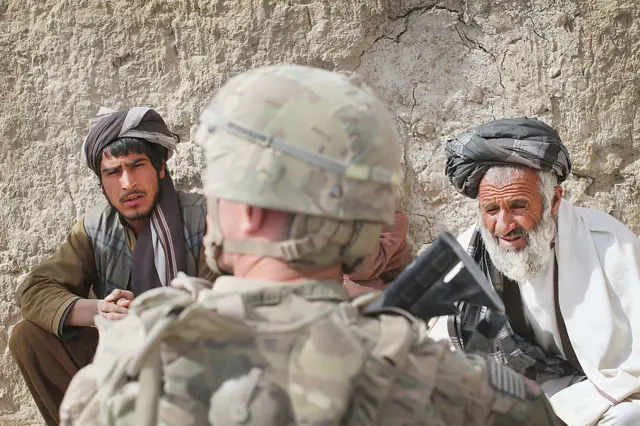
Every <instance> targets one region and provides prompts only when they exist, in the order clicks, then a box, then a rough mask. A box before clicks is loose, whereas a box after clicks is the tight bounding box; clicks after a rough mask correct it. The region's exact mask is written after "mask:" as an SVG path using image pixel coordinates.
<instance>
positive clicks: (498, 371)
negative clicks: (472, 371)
mask: <svg viewBox="0 0 640 426" xmlns="http://www.w3.org/2000/svg"><path fill="white" fill-rule="evenodd" d="M487 374H488V375H489V384H490V385H491V387H492V388H494V389H495V390H496V391H498V392H500V393H503V394H506V395H510V396H514V397H516V398H518V399H520V400H522V401H525V400H526V399H527V385H526V383H525V379H524V377H522V376H521V375H520V374H518V373H516V372H515V371H513V370H512V369H510V368H507V367H506V366H504V365H502V364H498V363H497V362H495V361H489V362H487Z"/></svg>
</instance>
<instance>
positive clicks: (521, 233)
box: [493, 227, 529, 238]
mask: <svg viewBox="0 0 640 426" xmlns="http://www.w3.org/2000/svg"><path fill="white" fill-rule="evenodd" d="M493 235H494V236H495V237H496V238H515V237H526V236H527V235H529V233H528V232H527V231H526V230H525V229H524V228H521V227H518V228H515V229H512V230H511V231H509V232H508V233H506V234H505V235H496V234H493Z"/></svg>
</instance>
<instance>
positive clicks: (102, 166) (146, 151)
mask: <svg viewBox="0 0 640 426" xmlns="http://www.w3.org/2000/svg"><path fill="white" fill-rule="evenodd" d="M177 140H178V138H177V136H176V135H174V134H173V133H171V132H170V131H169V129H168V128H167V126H166V125H165V123H164V120H163V119H162V117H160V115H159V114H158V113H157V112H156V111H154V110H153V109H149V108H142V107H138V108H132V109H129V110H122V111H113V112H108V113H107V114H102V115H100V116H99V117H98V118H97V119H96V120H95V121H94V125H93V126H92V127H91V130H90V131H89V133H88V135H87V137H86V139H85V143H84V145H83V153H84V156H85V159H86V161H87V165H88V166H89V168H90V169H91V170H92V171H93V172H94V173H95V174H96V176H97V177H98V179H99V182H100V187H101V188H102V192H103V193H104V195H105V197H106V199H107V202H108V204H105V205H100V206H97V207H95V208H93V209H91V210H89V211H88V212H87V214H86V215H84V216H82V217H81V218H80V219H79V220H78V221H77V222H76V224H75V225H74V226H73V228H72V229H71V231H70V233H69V235H68V238H67V240H66V242H65V243H64V244H63V245H62V246H61V247H60V249H59V250H58V251H57V252H56V253H54V254H53V256H51V257H50V258H49V259H47V260H45V261H44V262H43V263H41V264H40V265H38V266H37V267H36V268H34V269H33V271H31V273H30V274H29V276H28V277H27V284H26V287H25V289H24V291H23V293H22V297H21V308H22V315H23V317H24V321H22V322H21V323H19V324H18V325H16V327H15V328H14V329H13V333H12V334H11V338H10V341H9V346H10V348H11V354H12V356H13V358H14V360H15V361H16V363H17V364H18V367H19V368H20V371H21V373H22V375H23V376H24V379H25V381H26V382H27V386H28V387H29V390H30V391H31V394H32V395H33V398H34V399H35V402H36V405H37V406H38V409H39V410H40V412H41V414H42V416H43V417H44V419H45V421H46V422H47V424H49V425H56V424H58V410H59V406H60V403H61V402H62V398H63V396H64V393H65V391H66V389H67V386H68V385H69V383H70V381H71V378H72V377H73V376H74V374H75V373H76V372H77V371H78V370H79V369H80V368H82V367H84V366H85V365H87V364H88V363H89V362H91V360H92V358H93V356H94V353H95V351H96V346H97V343H98V332H97V329H96V328H94V327H92V326H93V325H94V316H96V315H99V316H102V317H104V318H106V319H109V320H114V321H115V320H120V319H122V318H124V317H126V315H127V312H128V307H129V304H130V303H131V300H133V298H134V296H137V295H139V294H141V293H143V292H144V291H146V290H148V289H151V288H154V287H161V286H166V285H167V284H168V283H170V282H171V280H172V279H173V278H175V277H176V274H177V273H178V271H183V272H185V273H188V274H192V275H195V276H199V277H202V278H206V279H213V278H214V277H215V276H214V274H213V273H212V272H211V270H210V269H209V268H208V267H207V265H206V261H205V255H204V252H203V245H202V239H203V235H204V233H205V224H206V220H205V215H206V205H205V199H204V197H203V196H201V195H198V194H189V193H186V192H182V191H176V190H175V188H174V186H173V181H172V180H171V176H170V175H169V171H168V170H167V168H166V160H167V159H168V158H169V157H170V156H171V154H172V153H173V151H174V150H175V147H176V142H177ZM91 291H93V293H94V294H95V296H97V299H92V298H89V294H90V292H91Z"/></svg>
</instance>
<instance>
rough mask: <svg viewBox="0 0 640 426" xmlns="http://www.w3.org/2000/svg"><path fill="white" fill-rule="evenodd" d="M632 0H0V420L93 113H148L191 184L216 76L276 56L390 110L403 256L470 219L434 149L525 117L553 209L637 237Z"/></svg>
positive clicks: (66, 213)
mask: <svg viewBox="0 0 640 426" xmlns="http://www.w3.org/2000/svg"><path fill="white" fill-rule="evenodd" d="M639 15H640V6H638V5H637V3H636V2H635V1H634V0H609V1H601V0H575V1H572V0H509V1H505V0H475V1H470V0H469V1H458V0H450V1H447V0H445V1H440V2H435V1H432V0H425V1H418V0H235V1H231V0H210V1H204V0H203V1H197V0H174V1H167V0H165V1H160V0H148V1H143V0H126V1H124V0H115V1H106V0H81V1H80V0H55V1H52V0H48V1H45V0H42V1H40V0H38V1H36V0H4V1H3V0H0V102H1V104H0V105H1V106H0V196H1V200H2V202H1V203H0V424H2V425H6V426H13V425H31V424H41V422H42V421H41V419H40V418H39V416H38V414H37V412H36V410H35V406H34V404H33V402H32V401H31V398H30V396H29V394H28V391H27V390H26V387H25V386H24V384H23V382H22V378H21V377H20V375H19V373H18V371H17V369H16V368H15V367H14V365H13V364H12V362H11V358H10V355H9V350H8V348H7V341H8V338H9V334H10V332H11V329H12V327H13V326H14V325H15V324H16V323H17V322H18V321H19V320H20V310H19V307H18V294H19V292H20V289H21V286H22V281H23V278H24V275H25V274H26V273H27V272H28V271H29V269H30V268H32V267H33V266H34V265H36V264H37V263H38V262H40V261H41V260H42V259H44V258H45V257H46V256H48V255H49V254H51V253H52V252H53V251H54V250H55V249H56V247H58V246H59V245H60V243H61V242H62V241H63V239H64V237H65V235H66V232H67V231H68V230H69V228H70V226H71V224H72V223H73V221H74V220H75V219H76V218H77V217H78V216H79V215H81V214H82V213H83V212H84V211H85V210H86V209H87V207H89V206H91V205H92V204H94V203H96V202H98V201H101V199H102V195H101V193H100V190H99V187H98V185H97V181H96V179H95V177H94V176H92V175H91V173H90V172H89V170H88V169H87V168H86V166H85V165H84V163H83V161H82V157H81V153H80V146H81V144H82V138H83V136H84V131H85V129H86V126H87V122H88V119H89V118H90V117H91V116H93V115H95V114H96V112H97V111H98V108H99V107H100V106H107V107H111V108H122V107H130V106H138V105H145V106H151V107H154V108H156V109H157V110H158V111H159V112H160V113H161V114H162V115H163V116H164V117H165V119H166V120H167V122H168V123H169V125H170V126H171V128H172V129H173V130H174V131H176V132H178V133H180V135H181V136H182V138H183V141H184V143H182V144H181V145H180V147H179V152H178V154H177V155H176V156H175V157H174V158H173V159H172V160H171V161H170V167H171V170H172V173H173V176H174V178H175V180H176V181H177V184H178V185H180V186H181V187H182V188H185V189H197V188H198V187H199V186H200V170H201V168H202V161H201V159H200V153H199V150H198V149H197V148H196V147H195V146H194V145H193V144H192V143H190V139H191V135H192V132H193V124H194V121H195V118H196V117H197V114H198V111H199V110H200V108H201V107H202V105H203V103H204V102H205V101H206V99H207V98H208V96H209V95H210V94H211V92H212V91H213V90H214V89H215V88H217V87H219V86H220V85H221V84H222V83H223V82H224V81H225V80H226V79H227V78H228V77H229V76H231V75H233V74H235V73H238V72H241V71H243V70H246V69H249V68H252V67H256V66H260V65H265V64H272V63H279V62H288V63H298V64H307V65H313V66H319V67H323V68H326V69H330V70H343V71H353V70H356V71H357V72H359V73H361V74H362V75H363V76H364V77H365V79H366V80H367V81H368V82H369V83H370V85H371V86H372V87H373V88H374V89H375V90H376V92H377V93H378V94H379V96H380V97H381V98H382V99H383V100H384V101H385V102H386V103H387V104H388V105H389V107H390V109H391V110H392V111H393V113H394V114H395V116H396V117H397V124H398V128H399V129H400V132H401V134H402V137H403V152H404V163H405V167H406V174H405V181H404V189H405V196H404V200H403V207H404V209H405V211H407V213H408V216H409V220H410V237H409V238H410V243H411V246H412V248H413V250H414V252H415V251H416V250H417V249H418V248H419V247H420V246H422V245H423V244H424V243H428V242H430V241H431V240H432V239H433V238H434V237H435V235H437V232H438V230H440V229H441V228H442V227H445V226H446V227H448V228H449V229H451V230H452V231H455V232H458V231H460V230H461V229H463V228H464V227H466V226H468V225H469V224H471V222H473V220H474V219H475V217H476V213H475V211H474V206H473V203H472V202H470V201H469V200H466V199H464V198H463V197H462V196H460V195H457V194H456V193H455V192H454V191H453V189H452V188H451V187H450V185H449V184H448V181H447V180H446V178H445V176H444V174H443V169H444V156H443V144H444V141H445V140H446V138H448V137H451V136H452V135H455V134H457V133H458V132H461V131H463V130H466V129H468V128H470V127H473V126H474V125H478V124H480V123H482V122H484V121H488V120H491V119H493V118H502V117H507V116H521V115H529V116H537V117H539V118H540V119H542V120H545V121H546V122H548V123H550V124H552V125H553V126H555V127H556V128H557V129H558V130H559V132H560V134H561V135H562V137H563V138H564V140H565V142H566V144H567V145H568V147H569V150H570V152H571V155H572V159H573V163H574V169H573V174H572V176H571V177H570V179H569V180H568V182H566V183H565V184H564V186H565V191H566V193H567V198H568V199H570V200H571V201H573V202H575V203H577V204H579V205H582V206H590V207H596V208H599V209H601V210H603V211H605V212H608V213H611V214H613V215H614V216H615V217H617V218H619V219H621V220H622V221H623V222H625V223H626V224H627V225H628V226H629V227H630V228H631V229H632V230H634V231H635V232H639V231H640V210H639V201H640V198H639V197H638V194H637V187H636V179H637V177H638V176H639V173H640V162H639V161H638V159H639V158H640V154H638V153H637V152H638V151H637V145H638V144H639V143H640V139H638V137H637V135H638V134H639V130H640V119H638V118H637V111H638V109H637V101H636V97H637V95H638V93H639V92H640V83H639V80H638V75H639V73H638V65H639V64H640V58H639V56H638V55H637V52H638V50H639V49H640V38H639V37H638V32H639V27H638V18H639V17H640V16H639Z"/></svg>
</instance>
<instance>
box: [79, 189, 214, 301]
mask: <svg viewBox="0 0 640 426" xmlns="http://www.w3.org/2000/svg"><path fill="white" fill-rule="evenodd" d="M177 193H178V202H179V204H180V210H181V213H182V224H183V228H184V238H185V242H186V244H185V245H186V248H187V270H186V271H183V272H184V273H186V274H187V275H190V276H194V277H195V276H197V275H198V263H199V260H200V250H201V248H202V238H203V236H204V231H205V224H206V202H205V201H206V200H205V197H204V196H203V195H200V194H193V193H186V192H182V191H177ZM84 228H85V230H86V232H87V235H89V240H90V241H91V244H92V246H93V251H94V255H95V262H96V269H97V271H98V279H99V282H98V283H95V284H94V286H93V292H94V293H95V295H96V297H97V298H99V299H103V298H104V297H106V296H107V295H108V294H109V293H111V292H112V291H113V290H115V289H117V288H119V289H127V288H128V287H129V279H130V277H131V259H132V257H133V253H132V252H131V250H129V247H128V246H127V240H126V237H125V229H124V226H123V225H122V223H121V221H120V215H119V214H118V212H117V211H116V209H114V208H113V207H111V206H109V205H100V206H96V207H94V208H92V209H90V210H89V211H88V212H87V214H86V215H85V218H84Z"/></svg>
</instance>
